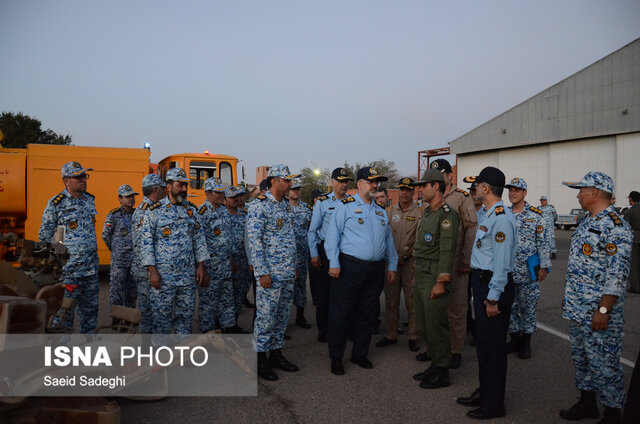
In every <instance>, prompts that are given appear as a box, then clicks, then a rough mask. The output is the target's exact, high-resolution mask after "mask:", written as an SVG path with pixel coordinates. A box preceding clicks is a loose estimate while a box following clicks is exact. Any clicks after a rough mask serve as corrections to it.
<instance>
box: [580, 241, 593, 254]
mask: <svg viewBox="0 0 640 424" xmlns="http://www.w3.org/2000/svg"><path fill="white" fill-rule="evenodd" d="M582 253H583V254H585V255H587V256H591V254H592V253H593V247H591V245H590V244H589V243H585V244H583V245H582Z"/></svg>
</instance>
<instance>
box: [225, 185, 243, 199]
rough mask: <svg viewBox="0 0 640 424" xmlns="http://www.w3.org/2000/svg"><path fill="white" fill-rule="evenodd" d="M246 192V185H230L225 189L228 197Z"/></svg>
mask: <svg viewBox="0 0 640 424" xmlns="http://www.w3.org/2000/svg"><path fill="white" fill-rule="evenodd" d="M242 194H244V187H242V186H229V187H227V189H226V190H225V191H224V195H225V196H226V197H236V196H240V195H242Z"/></svg>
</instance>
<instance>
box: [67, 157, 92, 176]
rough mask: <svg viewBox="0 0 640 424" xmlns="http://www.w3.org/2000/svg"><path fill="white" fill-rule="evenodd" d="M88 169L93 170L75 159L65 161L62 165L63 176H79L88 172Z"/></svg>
mask: <svg viewBox="0 0 640 424" xmlns="http://www.w3.org/2000/svg"><path fill="white" fill-rule="evenodd" d="M87 171H93V168H83V167H82V165H80V162H75V161H71V162H67V163H65V164H64V165H62V170H61V172H62V178H67V177H77V176H80V175H82V174H84V173H86V172H87Z"/></svg>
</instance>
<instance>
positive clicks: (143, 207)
mask: <svg viewBox="0 0 640 424" xmlns="http://www.w3.org/2000/svg"><path fill="white" fill-rule="evenodd" d="M148 207H149V204H148V203H143V204H142V206H141V207H140V209H142V210H143V211H146V210H147V208H148Z"/></svg>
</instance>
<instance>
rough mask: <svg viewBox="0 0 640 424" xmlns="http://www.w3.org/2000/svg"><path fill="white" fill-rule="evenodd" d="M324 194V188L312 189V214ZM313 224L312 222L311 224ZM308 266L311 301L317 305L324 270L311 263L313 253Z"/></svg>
mask: <svg viewBox="0 0 640 424" xmlns="http://www.w3.org/2000/svg"><path fill="white" fill-rule="evenodd" d="M320 196H322V190H318V189H315V190H311V206H312V208H311V215H313V207H315V205H316V203H317V202H318V199H319V198H320ZM309 225H311V224H309ZM308 240H309V235H308V234H307V242H308ZM307 268H308V269H309V289H310V291H311V301H312V302H313V304H314V305H316V303H317V301H316V299H317V297H318V296H317V294H316V293H317V291H318V281H319V280H320V279H321V278H324V277H323V276H322V275H320V274H322V270H321V269H318V268H316V267H314V266H313V265H312V264H311V255H309V260H308V261H307Z"/></svg>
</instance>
